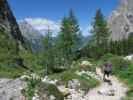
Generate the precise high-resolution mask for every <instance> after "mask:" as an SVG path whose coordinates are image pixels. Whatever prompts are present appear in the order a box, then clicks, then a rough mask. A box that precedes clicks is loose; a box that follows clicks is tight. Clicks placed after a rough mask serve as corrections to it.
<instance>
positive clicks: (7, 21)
mask: <svg viewBox="0 0 133 100" xmlns="http://www.w3.org/2000/svg"><path fill="white" fill-rule="evenodd" d="M0 31H1V32H4V33H9V34H10V35H11V36H12V37H13V38H14V39H15V40H17V42H18V41H20V42H21V43H22V44H23V43H24V39H23V36H22V34H21V32H20V30H19V27H18V24H17V22H16V19H15V17H14V15H13V13H12V11H11V9H10V6H9V4H8V2H7V0H0Z"/></svg>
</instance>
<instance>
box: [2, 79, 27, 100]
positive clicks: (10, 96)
mask: <svg viewBox="0 0 133 100" xmlns="http://www.w3.org/2000/svg"><path fill="white" fill-rule="evenodd" d="M24 88H26V83H25V82H24V81H22V80H21V79H15V80H12V79H0V100H25V98H24V96H23V95H22V93H21V90H22V89H24Z"/></svg>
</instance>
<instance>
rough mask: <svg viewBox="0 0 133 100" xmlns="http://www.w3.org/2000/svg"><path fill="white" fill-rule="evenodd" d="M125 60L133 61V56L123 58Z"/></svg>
mask: <svg viewBox="0 0 133 100" xmlns="http://www.w3.org/2000/svg"><path fill="white" fill-rule="evenodd" d="M124 59H125V60H133V54H132V55H128V56H126V57H124Z"/></svg>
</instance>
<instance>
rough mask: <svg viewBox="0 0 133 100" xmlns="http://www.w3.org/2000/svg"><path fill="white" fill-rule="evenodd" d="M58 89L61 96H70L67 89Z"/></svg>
mask: <svg viewBox="0 0 133 100" xmlns="http://www.w3.org/2000/svg"><path fill="white" fill-rule="evenodd" d="M58 89H59V91H60V92H61V93H62V94H63V96H64V97H67V96H68V95H70V91H69V88H65V86H59V87H58Z"/></svg>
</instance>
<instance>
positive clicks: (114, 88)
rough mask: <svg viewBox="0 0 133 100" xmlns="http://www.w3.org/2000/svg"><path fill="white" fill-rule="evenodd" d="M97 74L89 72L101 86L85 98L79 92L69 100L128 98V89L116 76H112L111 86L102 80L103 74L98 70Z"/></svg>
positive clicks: (118, 99) (115, 99) (73, 93)
mask: <svg viewBox="0 0 133 100" xmlns="http://www.w3.org/2000/svg"><path fill="white" fill-rule="evenodd" d="M96 73H97V74H95V73H92V72H87V74H88V75H90V76H92V77H94V78H96V79H98V80H99V81H100V82H101V84H100V86H98V87H96V88H94V89H92V90H90V91H89V92H88V93H87V94H86V95H85V96H84V97H82V96H81V94H80V93H78V92H77V91H74V90H73V92H72V95H71V99H67V100H122V98H123V97H125V96H126V92H127V90H128V88H127V87H126V86H125V85H124V84H123V83H122V82H120V81H119V80H118V79H117V78H116V77H115V76H111V77H110V78H109V79H110V80H111V83H112V85H111V84H109V83H108V82H104V81H103V80H102V76H103V73H102V72H101V70H100V69H96Z"/></svg>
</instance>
